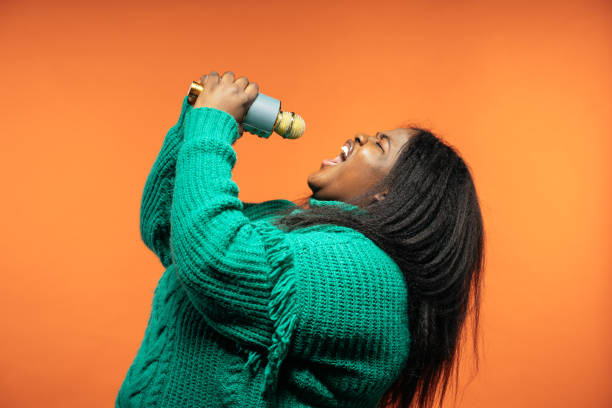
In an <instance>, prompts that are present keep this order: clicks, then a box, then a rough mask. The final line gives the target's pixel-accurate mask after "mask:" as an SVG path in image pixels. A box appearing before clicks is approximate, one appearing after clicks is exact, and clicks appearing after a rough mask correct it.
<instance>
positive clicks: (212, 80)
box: [193, 71, 259, 136]
mask: <svg viewBox="0 0 612 408" xmlns="http://www.w3.org/2000/svg"><path fill="white" fill-rule="evenodd" d="M200 81H201V84H202V86H203V87H204V89H203V90H202V92H201V93H200V94H199V95H198V97H197V99H196V101H195V103H194V104H193V107H194V109H195V108H202V107H208V108H215V109H219V110H222V111H224V112H227V113H228V114H230V115H232V117H233V118H234V119H236V122H237V123H238V132H239V133H240V135H241V136H242V132H243V128H242V122H243V120H244V117H245V116H246V113H247V111H248V110H249V107H250V106H251V104H252V103H253V101H254V100H255V98H256V97H257V94H258V93H259V86H258V85H257V83H255V82H251V83H249V80H248V79H247V78H246V77H240V78H238V79H236V80H234V73H233V72H232V71H227V72H225V73H224V74H223V76H222V77H221V78H219V74H218V73H217V71H210V73H209V74H207V75H203V76H202V77H201V78H200Z"/></svg>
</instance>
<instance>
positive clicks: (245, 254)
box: [116, 71, 484, 408]
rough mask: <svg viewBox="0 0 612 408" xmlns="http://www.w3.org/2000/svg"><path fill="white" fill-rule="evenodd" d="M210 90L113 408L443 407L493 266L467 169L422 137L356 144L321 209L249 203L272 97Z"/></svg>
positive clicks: (157, 197)
mask: <svg viewBox="0 0 612 408" xmlns="http://www.w3.org/2000/svg"><path fill="white" fill-rule="evenodd" d="M202 84H203V86H204V91H203V92H202V93H201V94H200V95H199V96H198V98H197V100H195V101H189V100H188V97H187V96H186V97H185V98H184V100H183V106H182V110H181V115H180V118H179V121H178V123H177V124H176V125H175V126H173V127H172V128H171V129H170V131H169V132H168V133H167V135H166V139H165V140H164V143H163V145H162V149H161V151H160V154H159V156H158V158H157V160H156V161H155V163H154V165H153V169H152V171H151V173H150V174H149V177H148V178H147V182H146V184H145V189H144V193H143V199H142V206H141V233H142V238H143V241H144V242H145V244H146V245H147V246H148V247H149V248H150V249H151V250H153V251H154V252H155V254H157V256H158V257H159V259H160V261H161V263H162V265H163V266H164V267H165V268H166V270H165V272H164V274H163V276H162V277H161V279H160V281H159V283H158V286H157V288H156V289H155V295H154V298H153V306H152V311H151V316H150V318H149V323H148V326H147V329H146V331H145V334H144V338H143V341H142V344H141V346H140V348H139V350H138V353H137V355H136V357H135V359H134V361H133V363H132V365H131V366H130V368H129V370H128V372H127V375H126V378H125V379H124V381H123V384H122V386H121V389H120V390H119V393H118V396H117V400H116V406H117V407H124V408H126V407H140V406H150V405H160V406H167V407H192V406H198V407H276V406H278V407H383V406H398V407H408V406H420V407H426V406H430V405H431V404H432V402H433V401H434V399H435V398H434V397H435V396H436V395H439V396H440V397H441V398H443V396H444V392H445V390H446V388H447V384H448V381H449V378H450V376H451V374H452V372H453V369H454V368H455V367H456V366H457V361H458V350H459V345H460V339H461V338H462V336H461V334H462V329H463V328H464V326H465V322H466V317H467V316H468V314H469V313H470V312H473V314H472V316H473V317H474V323H475V324H474V326H473V328H474V347H475V346H476V335H477V329H478V310H479V300H480V282H481V274H482V270H483V265H484V252H483V251H484V230H483V222H482V217H481V212H480V207H479V204H478V197H477V194H476V190H475V188H474V183H473V181H472V178H471V176H470V172H469V170H468V167H467V166H466V164H465V163H464V161H463V160H462V159H461V157H460V156H459V155H458V154H457V152H456V151H455V150H454V149H453V148H452V147H450V146H448V145H447V144H445V143H443V142H442V141H441V140H440V139H438V138H436V137H435V136H434V135H433V134H431V133H430V132H428V131H426V130H423V129H419V128H415V127H406V128H398V129H394V130H389V131H385V132H378V133H376V135H365V134H358V135H356V136H355V138H354V139H350V140H348V141H347V142H346V143H345V146H346V148H344V152H343V153H341V154H340V155H339V156H338V157H337V158H336V159H334V160H331V161H324V163H323V164H322V166H321V168H320V169H319V170H318V171H316V172H315V173H313V174H311V175H310V176H309V177H308V185H309V186H310V188H311V190H312V192H313V194H312V195H311V196H310V197H307V200H306V201H307V202H306V201H305V202H301V203H300V204H299V205H296V204H295V203H293V202H291V201H288V200H271V201H266V202H263V203H257V204H255V203H243V202H241V201H240V200H239V199H238V187H237V185H236V184H235V183H234V182H233V181H232V180H231V171H232V168H233V166H234V164H235V161H236V155H235V152H234V150H233V148H232V145H233V143H234V142H235V141H236V140H237V139H238V138H240V137H241V136H242V125H241V122H242V119H243V118H244V116H245V114H246V111H247V110H248V107H249V106H250V104H251V103H252V102H253V100H254V99H255V97H256V96H257V93H258V87H257V84H256V83H249V81H248V80H247V78H245V77H241V78H238V79H235V78H234V74H233V73H231V72H226V73H225V74H224V75H223V76H222V77H219V75H218V73H217V72H215V71H212V72H210V73H209V74H208V75H205V76H203V77H202ZM191 103H193V107H192V106H191Z"/></svg>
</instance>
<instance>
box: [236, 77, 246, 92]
mask: <svg viewBox="0 0 612 408" xmlns="http://www.w3.org/2000/svg"><path fill="white" fill-rule="evenodd" d="M234 83H235V84H236V85H238V87H239V88H240V89H242V90H243V91H244V89H245V88H246V87H247V85H248V84H249V80H248V79H247V77H240V78H238V79H237V80H236V81H235V82H234Z"/></svg>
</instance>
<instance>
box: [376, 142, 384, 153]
mask: <svg viewBox="0 0 612 408" xmlns="http://www.w3.org/2000/svg"><path fill="white" fill-rule="evenodd" d="M376 144H377V145H378V146H380V150H382V151H383V152H384V151H385V149H383V147H382V145H381V144H380V143H379V142H376Z"/></svg>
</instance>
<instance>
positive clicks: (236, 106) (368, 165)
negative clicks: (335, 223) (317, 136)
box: [190, 71, 412, 204]
mask: <svg viewBox="0 0 612 408" xmlns="http://www.w3.org/2000/svg"><path fill="white" fill-rule="evenodd" d="M201 84H202V86H203V87H204V91H203V92H202V93H200V95H198V97H197V98H196V100H195V101H193V100H190V103H192V104H193V106H194V108H200V107H211V108H215V109H219V110H223V111H225V112H227V113H228V114H230V115H231V116H232V117H233V118H234V119H236V122H237V123H238V130H239V133H240V136H242V132H243V129H242V122H243V119H244V116H245V115H246V112H247V111H248V109H249V107H250V106H251V104H252V103H253V101H254V100H255V98H256V97H257V94H258V93H259V86H258V85H257V83H255V82H249V80H248V79H247V78H246V77H240V78H238V79H236V78H235V76H234V73H233V72H232V71H226V72H225V73H224V74H223V75H222V76H221V77H219V74H218V73H217V71H211V72H210V73H209V74H207V75H203V76H202V77H201ZM411 137H412V131H411V130H410V129H405V128H398V129H393V130H387V131H383V132H377V133H376V134H375V135H367V134H365V133H358V134H356V135H355V138H354V141H355V146H354V148H353V151H352V152H351V153H350V155H349V157H348V158H347V160H346V161H344V162H342V163H339V164H337V165H334V166H328V165H323V164H321V167H320V168H319V170H317V171H315V172H314V173H312V174H310V175H309V176H308V186H309V187H310V189H311V190H312V192H313V194H312V196H313V197H314V198H316V199H318V200H337V201H344V202H352V199H353V198H354V197H357V196H359V195H361V194H363V193H365V192H367V191H368V190H369V189H370V188H372V187H373V186H374V185H375V184H376V183H377V182H379V181H380V180H381V179H382V178H383V177H384V176H385V175H386V174H388V173H389V171H390V170H391V168H393V165H394V164H395V161H396V159H397V157H398V153H399V152H400V150H401V147H402V146H403V145H404V144H405V143H406V142H408V141H409V140H410V138H411ZM339 151H340V146H338V152H339ZM385 194H386V191H384V190H383V191H381V192H379V193H376V194H374V195H373V196H372V197H368V198H367V199H368V200H369V201H371V200H377V201H379V200H382V199H384V196H385ZM365 204H368V203H365Z"/></svg>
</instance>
